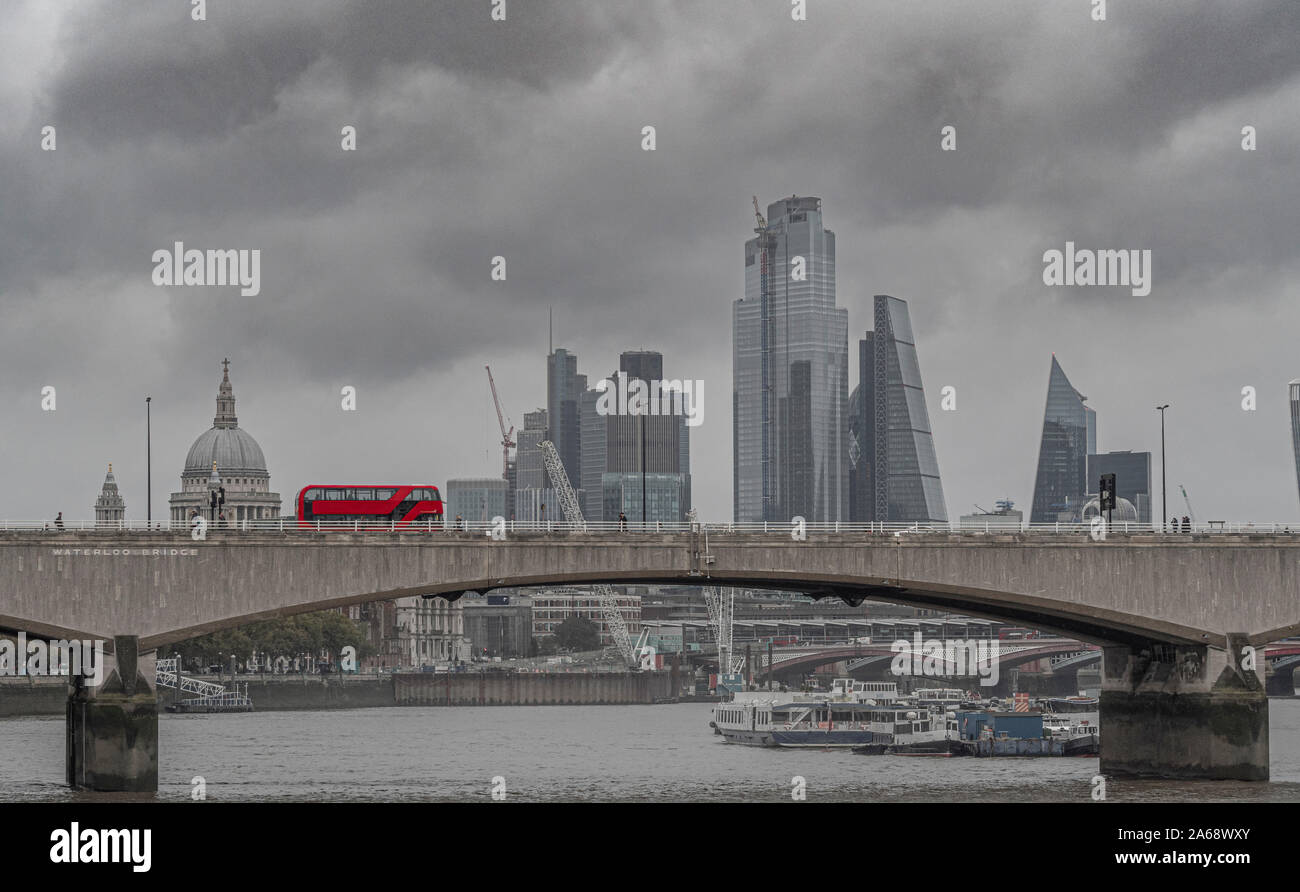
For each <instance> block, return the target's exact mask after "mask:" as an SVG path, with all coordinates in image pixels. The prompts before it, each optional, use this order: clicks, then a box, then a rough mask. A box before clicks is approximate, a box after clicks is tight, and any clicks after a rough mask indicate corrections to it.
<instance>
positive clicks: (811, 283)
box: [731, 196, 849, 523]
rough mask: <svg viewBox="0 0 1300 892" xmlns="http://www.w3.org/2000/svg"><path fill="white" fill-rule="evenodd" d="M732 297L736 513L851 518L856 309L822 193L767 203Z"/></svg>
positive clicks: (751, 517) (741, 517)
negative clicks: (846, 295) (845, 297)
mask: <svg viewBox="0 0 1300 892" xmlns="http://www.w3.org/2000/svg"><path fill="white" fill-rule="evenodd" d="M756 233H757V234H756V236H755V237H754V238H752V239H750V240H749V241H747V242H746V243H745V296H744V297H743V298H741V299H740V300H737V301H734V302H733V304H732V317H731V326H732V328H731V332H732V457H733V480H732V483H733V499H734V503H733V506H734V515H735V520H736V521H737V522H742V523H743V522H754V521H766V520H771V521H778V522H788V521H789V520H790V518H791V517H793V516H795V515H802V516H803V517H805V518H806V519H807V520H809V521H814V522H819V521H820V522H825V521H838V520H847V519H848V508H849V475H848V471H849V460H848V418H847V414H848V352H849V350H848V311H847V310H845V309H842V308H839V307H837V306H836V305H835V233H834V232H832V231H830V230H828V229H826V228H825V227H824V226H823V225H822V210H821V199H819V198H812V197H798V196H791V197H790V198H785V199H782V200H780V201H777V202H774V203H772V204H770V205H768V208H767V219H766V221H764V222H763V223H762V224H761V225H760V226H759V227H758V228H757V229H756Z"/></svg>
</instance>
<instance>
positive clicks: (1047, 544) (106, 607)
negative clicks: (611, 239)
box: [0, 524, 1300, 789]
mask: <svg viewBox="0 0 1300 892" xmlns="http://www.w3.org/2000/svg"><path fill="white" fill-rule="evenodd" d="M490 532H491V531H490V530H485V529H481V528H480V529H470V530H465V531H457V532H446V531H439V532H437V533H432V534H431V533H430V532H428V531H419V532H403V533H398V532H394V533H388V532H364V531H356V532H348V531H330V532H316V531H312V530H296V529H285V530H280V529H266V528H263V529H249V530H223V529H215V528H214V529H209V530H208V531H207V534H206V538H205V539H202V540H198V541H196V540H194V539H192V538H191V537H190V535H188V534H187V533H185V532H177V531H171V530H158V531H139V530H130V529H122V530H60V531H43V530H36V531H14V530H8V531H2V530H0V627H2V628H4V629H8V630H22V631H26V632H27V633H28V634H29V635H39V636H45V637H52V638H59V639H63V638H69V639H71V638H78V639H87V638H102V639H105V640H111V641H113V642H114V644H113V648H112V649H113V651H114V655H113V657H112V658H111V659H110V660H109V668H110V669H111V670H112V671H110V672H109V673H108V675H107V676H106V680H105V682H104V683H103V684H102V685H100V686H99V687H98V688H95V689H90V688H87V687H85V686H78V687H77V689H76V690H75V691H74V692H73V693H72V694H71V701H70V705H69V722H68V724H69V729H68V734H69V747H68V752H69V757H68V759H69V775H68V776H69V782H70V783H72V784H73V785H74V786H80V787H86V788H89V789H150V788H156V783H157V780H156V777H157V732H156V724H157V712H156V693H155V687H154V686H155V669H154V666H153V653H154V652H155V651H156V650H157V649H158V648H164V647H166V646H167V645H169V644H172V643H175V642H177V641H180V640H183V639H185V638H189V637H192V636H194V635H198V634H203V633H207V632H213V631H217V630H220V629H225V628H231V627H235V626H240V625H243V624H246V623H249V622H252V621H255V620H262V619H270V618H273V617H278V616H286V615H291V614H296V613H304V612H308V611H314V610H321V609H325V608H330V607H344V606H347V605H350V604H357V603H364V602H367V601H374V600H380V599H388V598H396V597H403V596H408V595H425V596H430V597H432V596H435V595H443V596H446V597H450V598H456V597H459V596H460V595H461V594H463V593H464V592H466V591H483V590H490V589H493V588H501V587H508V586H529V585H548V584H565V585H583V584H589V583H594V582H609V583H615V584H617V583H633V582H637V583H676V584H683V583H685V584H707V585H734V586H740V587H751V588H762V587H770V588H777V589H786V590H797V591H803V592H807V593H809V594H811V595H813V596H815V597H832V596H835V597H841V598H843V599H845V600H846V601H848V602H850V603H860V602H861V601H862V600H864V599H869V598H870V599H878V600H884V601H891V602H895V603H901V604H910V605H915V606H921V607H933V608H937V609H943V610H948V611H952V612H959V613H963V614H966V615H973V616H982V617H987V618H990V619H999V620H1004V621H1010V622H1014V623H1016V624H1018V625H1025V626H1033V627H1035V628H1040V629H1044V630H1048V631H1051V632H1053V633H1055V634H1058V635H1061V636H1062V637H1071V638H1078V639H1081V640H1084V641H1089V642H1093V643H1096V644H1099V645H1101V646H1102V647H1103V649H1104V653H1103V660H1102V663H1103V671H1102V697H1101V711H1102V713H1103V720H1104V721H1105V724H1106V733H1105V735H1103V742H1102V750H1101V764H1102V771H1103V773H1106V774H1109V775H1117V776H1123V775H1128V776H1162V777H1179V778H1192V777H1206V778H1241V779H1267V777H1268V705H1267V700H1266V698H1265V693H1264V685H1263V672H1264V660H1263V658H1262V654H1261V656H1260V658H1259V659H1256V658H1255V650H1256V649H1257V648H1259V649H1262V647H1263V645H1265V644H1267V643H1269V642H1271V641H1276V640H1279V639H1282V638H1286V637H1289V636H1294V635H1296V634H1298V633H1300V598H1297V597H1296V593H1297V591H1300V535H1295V534H1290V533H1287V532H1277V533H1265V532H1226V533H1225V532H1222V531H1219V532H1216V533H1213V534H1210V533H1189V534H1176V535H1167V534H1158V533H1152V532H1145V531H1144V532H1136V533H1130V534H1123V533H1115V532H1112V533H1111V534H1110V535H1108V536H1107V537H1105V538H1102V539H1100V540H1096V539H1094V538H1092V537H1091V536H1090V535H1088V533H1087V532H1085V531H1081V530H1077V529H1069V530H1065V531H1062V532H1056V531H1055V530H1046V531H1043V530H1039V531H1022V532H1011V533H998V532H973V531H972V532H956V531H951V530H942V529H940V530H919V529H918V530H915V531H912V532H909V533H908V534H907V535H898V534H892V533H890V532H889V531H884V532H880V531H876V530H874V529H861V528H859V529H841V530H838V531H837V530H834V529H829V528H815V527H813V526H809V527H808V528H807V531H806V538H805V539H797V538H795V536H797V535H798V533H795V535H792V534H791V532H790V530H789V528H787V527H783V526H777V525H773V527H772V528H771V529H765V528H763V527H762V526H760V527H759V528H748V529H746V528H737V527H736V526H733V525H728V526H726V527H713V526H707V525H700V524H696V525H692V526H690V527H686V528H678V529H665V530H662V531H648V530H647V531H639V532H630V531H629V532H620V531H618V530H611V531H599V532H596V531H593V530H591V529H585V530H584V529H573V528H565V527H562V526H559V525H551V526H550V527H549V528H548V529H545V530H518V529H513V530H503V529H498V530H497V531H496V532H497V534H498V535H501V536H503V538H501V539H496V538H493V537H492V536H491V535H488V533H490ZM150 747H152V749H150Z"/></svg>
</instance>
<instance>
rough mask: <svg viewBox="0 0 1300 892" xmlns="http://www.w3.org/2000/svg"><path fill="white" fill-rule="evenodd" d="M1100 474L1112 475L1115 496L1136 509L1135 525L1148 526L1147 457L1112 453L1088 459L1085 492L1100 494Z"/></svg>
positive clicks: (1149, 495)
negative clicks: (1143, 524)
mask: <svg viewBox="0 0 1300 892" xmlns="http://www.w3.org/2000/svg"><path fill="white" fill-rule="evenodd" d="M1102 474H1114V475H1115V495H1116V496H1117V497H1119V498H1121V499H1128V500H1129V501H1130V502H1132V503H1133V507H1134V508H1136V509H1137V513H1138V517H1137V519H1138V523H1150V522H1151V453H1150V452H1130V451H1129V450H1127V449H1125V450H1121V451H1116V452H1102V453H1100V454H1097V453H1091V454H1089V455H1088V479H1087V484H1088V492H1089V493H1095V492H1099V491H1100V488H1101V486H1100V481H1101V475H1102Z"/></svg>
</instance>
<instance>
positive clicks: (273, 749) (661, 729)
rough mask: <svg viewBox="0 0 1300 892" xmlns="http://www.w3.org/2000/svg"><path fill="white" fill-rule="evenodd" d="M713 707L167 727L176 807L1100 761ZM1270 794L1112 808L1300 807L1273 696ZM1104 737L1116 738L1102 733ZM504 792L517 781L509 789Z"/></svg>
mask: <svg viewBox="0 0 1300 892" xmlns="http://www.w3.org/2000/svg"><path fill="white" fill-rule="evenodd" d="M709 710H710V706H709V705H708V704H669V705H660V706H501V707H383V708H374V709H354V710H334V711H320V712H260V713H258V712H255V713H237V714H229V715H172V714H164V715H162V716H161V717H160V718H159V723H158V725H159V729H158V734H159V781H158V787H159V789H158V798H159V799H161V800H189V799H191V791H192V789H193V786H192V784H193V779H194V778H196V777H201V778H203V780H204V781H205V784H206V798H207V799H208V800H209V801H226V802H234V801H245V802H247V801H338V802H347V801H354V802H364V801H370V802H374V801H381V802H395V801H403V802H404V801H439V802H473V801H483V802H486V801H491V799H492V790H493V784H494V780H493V779H494V778H502V779H503V782H504V788H505V791H506V799H508V800H510V801H533V802H542V801H545V802H575V801H576V802H629V801H633V802H704V801H708V802H735V801H772V802H776V801H790V799H791V790H792V788H793V785H794V783H795V781H794V778H796V777H802V778H803V779H804V781H805V783H806V796H807V801H810V802H814V801H821V802H901V801H918V802H988V801H999V802H1051V801H1060V802H1070V801H1074V802H1084V801H1089V800H1090V799H1091V794H1092V782H1093V778H1094V777H1095V776H1096V774H1097V759H1096V758H1020V759H1013V758H1002V759H975V758H957V759H942V758H908V757H902V756H858V755H854V754H852V753H850V752H842V751H805V750H777V749H762V748H756V747H746V746H738V745H734V744H726V743H724V742H723V741H722V738H721V737H719V736H716V735H714V734H713V731H712V729H710V728H709V726H708V722H709ZM1269 714H1270V726H1271V752H1272V756H1271V771H1272V781H1271V782H1270V783H1242V782H1232V781H1214V782H1169V781H1122V780H1109V781H1108V782H1107V786H1106V798H1107V799H1108V800H1110V801H1119V802H1133V801H1246V802H1251V801H1290V802H1300V699H1290V700H1281V699H1274V700H1270V701H1269ZM63 725H64V722H63V719H62V718H61V717H26V718H7V719H0V748H2V750H3V752H4V753H5V759H4V760H2V761H0V800H4V801H60V800H62V801H75V800H81V799H92V800H93V799H103V798H111V797H110V796H108V795H107V794H85V793H73V792H71V791H69V790H68V789H67V787H66V786H65V785H64V734H63ZM1102 733H1103V735H1104V734H1105V729H1104V727H1103V729H1102ZM496 783H497V786H498V788H499V787H500V786H501V784H502V782H501V781H497V782H496Z"/></svg>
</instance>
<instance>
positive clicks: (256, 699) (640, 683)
mask: <svg viewBox="0 0 1300 892" xmlns="http://www.w3.org/2000/svg"><path fill="white" fill-rule="evenodd" d="M671 675H672V673H670V672H666V671H665V672H638V673H624V672H544V673H525V672H520V673H510V672H440V673H424V672H412V673H403V674H397V675H389V676H383V677H378V678H376V677H373V676H369V677H356V676H349V677H339V676H334V677H332V678H320V677H314V676H306V677H304V676H267V677H265V678H263V677H261V676H254V675H250V676H240V677H239V679H238V684H239V687H240V688H241V690H242V689H243V687H244V685H245V684H247V686H248V696H249V697H250V698H251V699H252V701H253V707H254V709H256V710H258V711H276V710H291V709H359V708H364V707H371V706H415V705H429V706H476V705H489V706H516V705H535V704H571V705H582V704H588V705H594V704H602V703H608V704H617V703H654V702H655V701H657V700H665V699H668V698H669V697H671V696H673V689H674V686H673V683H672V678H671ZM203 680H205V681H213V682H216V683H218V684H229V678H223V679H218V678H216V677H211V678H208V677H205V678H204V679H203ZM158 694H159V696H158V707H159V709H165V708H166V707H167V705H169V704H171V703H175V702H176V699H177V696H178V695H177V692H176V691H175V690H173V689H170V688H161V689H160V690H159V692H158ZM181 696H186V697H189V696H192V695H190V694H184V695H181ZM67 701H68V686H67V684H66V683H65V682H64V681H63V680H62V679H54V678H40V679H31V678H24V679H21V680H18V679H15V680H12V681H4V682H0V717H4V716H23V715H64V714H65V712H66V708H67Z"/></svg>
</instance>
